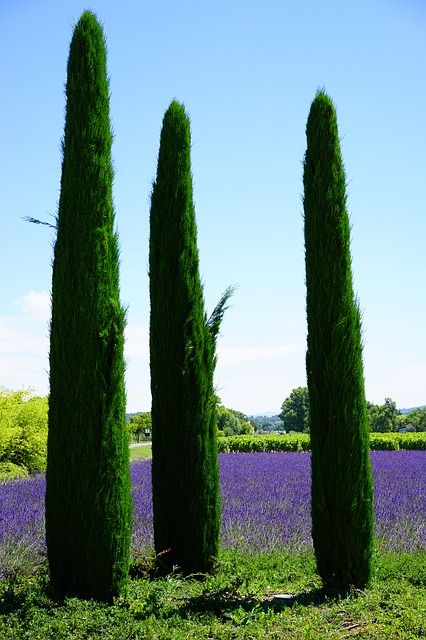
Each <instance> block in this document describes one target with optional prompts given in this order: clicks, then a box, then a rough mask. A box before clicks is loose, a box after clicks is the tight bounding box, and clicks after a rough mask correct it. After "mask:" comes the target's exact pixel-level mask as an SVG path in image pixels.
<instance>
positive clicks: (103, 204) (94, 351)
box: [46, 11, 132, 600]
mask: <svg viewBox="0 0 426 640" xmlns="http://www.w3.org/2000/svg"><path fill="white" fill-rule="evenodd" d="M111 142H112V136H111V130H110V121H109V89H108V79H107V71H106V48H105V41H104V36H103V32H102V29H101V27H100V25H99V23H98V21H97V20H96V17H95V16H94V15H93V14H92V13H90V12H88V11H86V12H85V13H83V15H82V16H81V18H80V20H79V21H78V23H77V25H76V27H75V30H74V34H73V38H72V42H71V47H70V53H69V59H68V77H67V85H66V119H65V134H64V141H63V161H62V177H61V193H60V200H59V210H58V219H57V238H56V243H55V248H54V261H53V280H52V322H51V330H50V398H49V434H48V459H47V492H46V541H47V553H48V560H49V569H50V578H51V582H52V585H53V587H54V588H55V589H56V590H57V591H58V592H59V593H62V594H73V595H77V596H81V597H92V598H96V599H102V600H110V599H111V598H112V597H113V596H114V595H116V594H118V593H120V591H121V590H122V589H123V587H124V584H125V582H126V579H127V573H128V562H129V546H130V535H131V511H132V508H131V496H130V478H129V452H128V437H127V430H126V426H125V390H124V359H123V342H124V338H123V330H124V324H125V317H124V311H123V309H122V307H121V305H120V301H119V255H118V254H119V251H118V240H117V236H116V233H115V231H114V210H113V202H112V180H113V171H112V165H111Z"/></svg>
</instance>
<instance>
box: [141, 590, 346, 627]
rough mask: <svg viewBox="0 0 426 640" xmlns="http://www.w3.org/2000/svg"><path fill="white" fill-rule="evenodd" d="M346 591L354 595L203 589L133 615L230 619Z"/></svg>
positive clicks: (334, 597)
mask: <svg viewBox="0 0 426 640" xmlns="http://www.w3.org/2000/svg"><path fill="white" fill-rule="evenodd" d="M350 593H351V594H352V595H354V594H353V593H352V592H348V591H336V590H330V589H324V588H320V589H312V590H311V591H307V592H303V593H299V594H296V595H291V594H277V595H267V596H262V595H243V594H237V593H230V592H229V591H228V590H227V589H226V588H225V589H223V590H221V589H219V590H215V591H211V592H205V593H202V594H200V595H197V596H184V597H183V598H181V599H180V603H176V606H172V607H170V608H169V609H168V611H166V610H164V609H162V610H161V607H159V608H158V610H157V611H154V610H153V609H152V608H151V607H149V606H148V607H146V608H145V609H144V611H139V612H138V614H137V617H138V618H139V619H140V618H145V617H149V616H150V615H152V614H154V615H157V616H158V615H161V617H163V618H164V617H174V616H179V617H181V618H187V617H188V616H190V617H192V616H194V615H205V614H210V615H214V616H215V617H217V618H218V619H219V620H222V621H224V620H227V619H229V618H233V617H234V615H241V613H247V614H251V613H255V614H257V615H258V614H263V613H271V612H275V613H279V612H280V611H282V610H284V609H287V608H291V607H293V606H295V605H302V606H309V605H313V606H321V605H322V604H325V603H332V602H337V601H338V600H340V599H342V598H345V597H347V596H348V595H349V594H350Z"/></svg>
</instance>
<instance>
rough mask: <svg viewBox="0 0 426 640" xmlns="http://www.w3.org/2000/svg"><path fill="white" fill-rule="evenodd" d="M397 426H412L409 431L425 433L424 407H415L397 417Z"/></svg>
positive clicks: (425, 415)
mask: <svg viewBox="0 0 426 640" xmlns="http://www.w3.org/2000/svg"><path fill="white" fill-rule="evenodd" d="M398 423H399V426H407V425H412V426H411V427H410V429H409V431H414V430H415V431H426V407H416V408H415V409H412V410H411V411H408V412H407V413H404V414H403V415H399V416H398Z"/></svg>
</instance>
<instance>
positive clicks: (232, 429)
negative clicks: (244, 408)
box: [217, 404, 254, 436]
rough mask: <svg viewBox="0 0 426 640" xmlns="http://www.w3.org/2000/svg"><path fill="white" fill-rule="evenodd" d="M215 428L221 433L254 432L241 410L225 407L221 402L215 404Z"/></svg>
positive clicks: (228, 434)
mask: <svg viewBox="0 0 426 640" xmlns="http://www.w3.org/2000/svg"><path fill="white" fill-rule="evenodd" d="M217 428H218V430H219V432H220V433H221V434H222V435H225V436H233V435H243V434H246V435H249V434H252V433H253V432H254V428H253V425H252V424H251V422H250V421H249V419H248V417H247V416H246V415H245V414H244V413H242V412H241V411H235V410H234V409H227V408H226V407H224V406H223V405H222V404H218V406H217Z"/></svg>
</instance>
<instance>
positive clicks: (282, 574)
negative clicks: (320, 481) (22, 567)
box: [0, 551, 426, 640]
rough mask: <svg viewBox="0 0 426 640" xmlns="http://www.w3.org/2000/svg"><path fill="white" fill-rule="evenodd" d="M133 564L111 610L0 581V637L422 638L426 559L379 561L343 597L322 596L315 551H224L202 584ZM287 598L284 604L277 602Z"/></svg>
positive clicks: (33, 581)
mask: <svg viewBox="0 0 426 640" xmlns="http://www.w3.org/2000/svg"><path fill="white" fill-rule="evenodd" d="M150 564H151V562H150V561H148V560H147V559H144V558H139V559H138V560H137V562H135V563H134V565H133V576H134V577H133V578H132V580H131V581H130V584H129V589H128V593H127V595H126V596H125V597H122V598H120V599H118V600H116V601H115V603H114V605H112V606H108V605H105V604H100V603H97V602H93V601H83V600H78V599H75V598H70V599H65V600H64V601H56V600H55V599H54V598H53V597H52V595H51V594H50V592H49V588H48V581H47V576H46V575H45V574H44V573H41V574H39V575H38V576H27V577H16V578H15V579H9V580H5V581H3V582H0V638H2V640H12V639H13V640H36V639H40V640H41V639H43V640H44V639H55V640H56V639H59V640H68V639H69V640H71V638H72V639H73V640H95V639H96V640H103V639H105V640H107V639H108V640H114V639H117V640H118V639H119V640H130V639H132V640H138V639H140V640H142V639H151V640H154V639H155V640H160V639H161V640H168V639H170V640H171V639H173V640H184V639H185V640H186V639H187V638H191V640H197V639H201V638H202V639H205V640H219V639H223V640H225V639H229V638H231V639H232V640H239V639H241V640H242V639H244V640H249V639H252V640H256V639H259V640H260V638H268V639H271V640H278V639H279V640H281V639H284V640H296V639H302V638H305V639H310V640H323V639H324V638H327V639H331V640H333V639H337V638H339V639H343V638H373V639H374V638H376V639H377V640H379V639H380V640H381V639H384V638H390V639H392V640H393V639H395V640H396V639H399V638H404V639H407V640H408V639H413V638H422V637H425V635H426V614H425V611H426V588H425V586H426V562H425V554H424V553H416V554H392V553H386V554H385V553H380V554H378V555H376V556H375V562H374V571H373V579H372V583H371V586H370V587H369V588H368V589H366V590H364V591H355V592H352V593H349V594H346V595H340V596H338V595H333V594H330V593H329V594H326V593H324V592H323V591H321V589H320V582H319V579H318V577H317V576H316V574H315V567H314V559H313V555H312V554H310V553H309V554H295V553H293V554H289V553H282V554H277V553H275V554H273V555H265V556H254V557H252V556H245V555H240V554H239V553H237V552H233V551H222V552H221V555H220V564H219V568H218V571H217V573H216V574H215V575H213V576H210V577H207V578H206V579H204V580H200V579H196V578H192V579H191V578H186V579H184V578H182V577H181V576H180V575H179V574H175V575H172V576H171V577H169V578H167V579H164V578H163V579H158V580H150V579H149V569H150ZM278 593H287V594H291V595H292V596H293V597H292V599H291V600H288V601H287V603H286V604H284V605H282V604H281V605H280V604H276V603H275V602H274V600H273V595H274V594H278Z"/></svg>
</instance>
